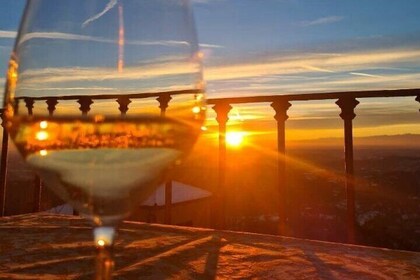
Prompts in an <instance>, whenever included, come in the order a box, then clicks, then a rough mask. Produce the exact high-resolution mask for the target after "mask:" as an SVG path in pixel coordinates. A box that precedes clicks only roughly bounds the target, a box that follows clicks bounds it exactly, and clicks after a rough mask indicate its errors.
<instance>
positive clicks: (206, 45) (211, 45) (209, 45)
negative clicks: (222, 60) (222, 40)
mask: <svg viewBox="0 0 420 280" xmlns="http://www.w3.org/2000/svg"><path fill="white" fill-rule="evenodd" d="M200 47H202V48H208V49H221V48H224V46H221V45H215V44H200Z"/></svg>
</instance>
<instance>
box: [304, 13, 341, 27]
mask: <svg viewBox="0 0 420 280" xmlns="http://www.w3.org/2000/svg"><path fill="white" fill-rule="evenodd" d="M343 19H344V17H342V16H328V17H321V18H317V19H314V20H309V21H301V22H300V25H301V26H304V27H307V26H314V25H322V24H330V23H335V22H339V21H342V20H343Z"/></svg>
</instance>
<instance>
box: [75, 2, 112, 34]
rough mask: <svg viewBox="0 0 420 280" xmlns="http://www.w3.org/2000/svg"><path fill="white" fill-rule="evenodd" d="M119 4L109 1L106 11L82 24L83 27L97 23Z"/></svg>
mask: <svg viewBox="0 0 420 280" xmlns="http://www.w3.org/2000/svg"><path fill="white" fill-rule="evenodd" d="M117 2H118V0H111V1H109V3H108V4H107V5H106V6H105V9H104V10H103V11H102V12H100V13H99V14H96V15H94V16H93V17H90V18H88V19H87V20H86V21H85V22H83V23H82V27H86V25H88V24H89V23H91V22H92V21H95V20H97V19H98V18H100V17H101V16H103V15H104V14H106V13H107V12H108V11H109V10H111V9H112V8H114V6H115V5H117Z"/></svg>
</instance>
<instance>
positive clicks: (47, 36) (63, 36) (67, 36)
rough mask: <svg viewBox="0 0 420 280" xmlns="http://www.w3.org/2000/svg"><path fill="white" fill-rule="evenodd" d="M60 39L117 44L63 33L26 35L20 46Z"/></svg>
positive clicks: (22, 38) (107, 40)
mask: <svg viewBox="0 0 420 280" xmlns="http://www.w3.org/2000/svg"><path fill="white" fill-rule="evenodd" d="M40 38H42V39H59V40H76V41H93V42H103V43H115V42H116V41H115V40H109V39H103V38H98V37H92V36H86V35H79V34H71V33H61V32H32V33H26V34H25V35H23V36H22V37H21V38H20V40H19V44H23V43H25V42H27V41H29V40H32V39H40Z"/></svg>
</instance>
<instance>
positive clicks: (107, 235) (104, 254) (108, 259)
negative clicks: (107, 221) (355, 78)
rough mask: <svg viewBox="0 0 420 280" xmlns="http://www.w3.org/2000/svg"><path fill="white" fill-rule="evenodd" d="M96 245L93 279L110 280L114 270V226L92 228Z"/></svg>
mask: <svg viewBox="0 0 420 280" xmlns="http://www.w3.org/2000/svg"><path fill="white" fill-rule="evenodd" d="M93 235H94V241H95V245H96V259H95V278H94V279H95V280H110V279H112V272H113V270H114V254H113V247H114V237H115V228H114V227H96V228H95V229H94V230H93Z"/></svg>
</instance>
